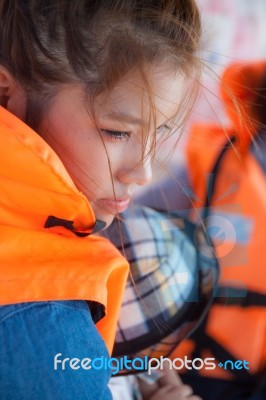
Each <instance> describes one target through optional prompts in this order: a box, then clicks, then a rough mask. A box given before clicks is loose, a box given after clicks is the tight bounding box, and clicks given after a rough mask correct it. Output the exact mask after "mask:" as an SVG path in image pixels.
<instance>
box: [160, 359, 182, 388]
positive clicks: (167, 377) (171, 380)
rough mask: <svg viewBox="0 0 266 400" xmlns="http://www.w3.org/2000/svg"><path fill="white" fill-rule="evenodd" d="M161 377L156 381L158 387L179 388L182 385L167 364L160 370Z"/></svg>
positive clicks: (173, 370) (174, 371) (175, 373)
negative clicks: (169, 386)
mask: <svg viewBox="0 0 266 400" xmlns="http://www.w3.org/2000/svg"><path fill="white" fill-rule="evenodd" d="M162 373H163V375H162V377H161V378H160V379H159V380H158V384H159V385H160V386H164V385H168V384H169V385H173V386H180V385H182V384H183V382H182V380H181V378H180V377H179V375H178V374H177V372H176V370H175V369H170V366H169V364H165V365H164V366H163V370H162Z"/></svg>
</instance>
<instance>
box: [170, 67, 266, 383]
mask: <svg viewBox="0 0 266 400" xmlns="http://www.w3.org/2000/svg"><path fill="white" fill-rule="evenodd" d="M247 70H248V73H249V74H248V78H249V79H248V80H246V81H243V77H245V71H247ZM265 70H266V62H258V63H255V64H251V65H249V66H248V68H247V67H246V66H245V65H243V64H242V65H241V64H236V65H232V66H231V67H230V68H229V69H228V70H227V71H226V73H225V75H224V77H223V83H224V84H226V85H227V88H228V86H230V85H231V84H232V85H231V88H232V92H231V94H232V93H233V94H234V95H235V96H236V98H237V100H238V101H239V106H240V110H241V111H242V117H245V120H243V121H242V123H240V121H239V115H238V114H237V112H236V111H235V109H233V108H232V102H231V101H232V99H231V97H230V96H229V97H227V96H228V90H227V89H226V90H225V88H223V90H224V94H223V96H224V99H225V100H226V101H227V103H226V106H227V108H228V110H230V112H229V115H230V116H231V117H232V126H231V127H230V128H227V129H223V128H222V127H220V126H216V125H208V124H197V125H195V126H194V127H193V129H192V132H191V135H190V138H189V142H188V147H187V159H188V168H189V174H190V178H191V181H192V186H193V192H194V198H193V201H194V204H195V207H196V208H197V210H198V211H199V212H200V211H201V210H202V209H204V207H206V206H208V207H210V212H211V214H212V217H210V221H211V218H213V217H214V216H215V215H216V216H217V215H218V217H219V218H222V219H220V221H222V231H221V232H220V234H222V235H224V238H222V240H224V242H223V243H222V244H221V242H219V240H217V241H215V240H214V245H215V247H216V252H217V255H218V258H219V262H220V265H221V277H220V282H219V285H220V294H219V293H218V296H224V297H217V298H216V301H215V302H214V304H213V306H212V307H211V310H210V312H209V314H208V318H207V319H206V321H205V323H204V324H203V325H202V327H201V328H200V329H199V330H198V331H196V332H195V334H194V335H193V338H192V339H190V340H187V341H186V342H184V343H183V344H181V345H180V347H179V348H178V349H177V351H176V353H175V355H174V356H175V357H176V356H178V357H182V356H184V355H187V354H190V355H193V354H194V356H198V357H199V356H201V357H202V358H203V357H211V356H213V357H215V358H216V359H217V361H221V362H222V361H224V360H227V359H232V361H233V360H246V361H248V362H249V363H250V364H249V368H250V371H249V372H250V373H251V374H256V373H260V372H261V371H263V369H264V368H265V367H266V270H265V266H266V240H265V238H266V235H265V227H266V179H265V175H264V173H263V170H262V168H261V167H260V165H259V163H258V162H257V161H256V159H255V157H254V156H253V154H252V153H251V152H250V151H249V146H250V142H251V140H252V137H254V135H255V134H256V132H257V129H258V125H257V121H255V119H253V118H252V116H251V115H250V109H249V104H250V103H249V102H250V101H251V100H252V96H251V94H253V96H254V90H255V89H256V88H257V87H259V78H260V76H261V75H262V71H264V72H265ZM246 76H247V75H246ZM247 85H249V90H250V92H248V93H245V90H246V91H248V87H247ZM246 101H247V103H246ZM229 138H231V139H229ZM231 141H232V142H233V143H232V145H231V144H230V142H231ZM213 179H214V180H215V181H214V182H215V183H214V185H210V181H211V180H213ZM207 181H208V182H209V184H207V185H206V182H207ZM207 188H208V189H207ZM206 199H207V202H206ZM202 214H203V215H204V210H203V213H201V215H202ZM217 221H218V220H217ZM205 222H206V221H205ZM223 222H224V223H223ZM206 225H208V223H206ZM226 230H227V231H226ZM230 230H231V232H230ZM228 233H229V235H228ZM238 236H239V237H240V239H239V237H238ZM242 372H243V373H246V372H247V371H239V370H236V371H234V374H235V375H241V373H242ZM200 373H201V374H202V375H205V376H211V377H220V378H229V379H230V378H232V376H233V372H232V371H229V370H226V371H225V370H223V369H219V368H216V369H215V370H206V369H202V370H201V371H200Z"/></svg>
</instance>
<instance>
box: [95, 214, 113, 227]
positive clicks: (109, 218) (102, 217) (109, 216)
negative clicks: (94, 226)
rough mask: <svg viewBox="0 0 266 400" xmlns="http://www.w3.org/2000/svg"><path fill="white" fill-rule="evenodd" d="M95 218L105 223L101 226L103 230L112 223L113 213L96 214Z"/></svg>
mask: <svg viewBox="0 0 266 400" xmlns="http://www.w3.org/2000/svg"><path fill="white" fill-rule="evenodd" d="M96 219H97V220H98V221H103V222H105V223H106V225H105V227H104V228H103V230H104V229H107V228H108V227H109V226H110V225H111V224H112V222H113V220H114V219H115V215H112V214H104V215H103V214H101V215H96Z"/></svg>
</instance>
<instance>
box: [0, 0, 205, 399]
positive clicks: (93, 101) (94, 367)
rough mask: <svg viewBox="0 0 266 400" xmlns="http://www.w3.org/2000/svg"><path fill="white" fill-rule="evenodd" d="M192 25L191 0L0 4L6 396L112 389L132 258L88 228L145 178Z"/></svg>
mask: <svg viewBox="0 0 266 400" xmlns="http://www.w3.org/2000/svg"><path fill="white" fill-rule="evenodd" d="M199 35H200V20H199V15H198V11H197V8H196V6H195V4H194V0H185V1H184V0H161V1H158V0H154V1H153V0H146V1H144V0H139V1H138V0H123V1H119V0H103V1H100V0H97V1H95V0H73V1H72V0H58V1H52V0H51V1H49V0H45V1H44V0H1V1H0V101H1V105H2V107H1V109H0V137H1V146H0V155H1V164H0V188H1V198H0V209H1V212H0V235H1V252H0V274H1V275H0V276H1V281H0V285H1V290H0V304H1V305H2V306H1V307H0V324H1V325H0V326H1V331H0V342H1V350H0V370H1V373H0V392H1V395H0V398H1V399H2V400H5V399H12V400H15V399H19V400H23V399H27V400H28V399H54V400H56V399H73V398H75V399H95V400H96V399H97V400H98V399H109V398H110V397H111V394H110V391H109V389H108V387H107V383H108V380H109V376H110V370H109V368H108V363H106V362H105V361H108V352H107V349H108V350H109V353H110V352H111V349H112V345H113V340H114V334H115V326H116V320H117V314H118V310H119V305H120V302H121V296H122V292H123V287H124V284H125V280H126V278H127V273H128V266H127V263H126V261H125V260H124V259H123V258H122V257H121V256H120V255H119V253H118V252H117V250H116V249H115V248H114V247H113V246H112V245H111V244H110V243H109V242H108V241H107V240H105V239H103V238H99V237H97V236H95V235H91V234H93V233H95V232H97V231H99V230H100V229H102V228H103V227H105V226H108V225H109V224H110V223H111V222H112V220H113V218H114V216H115V215H116V214H117V213H119V212H121V211H123V210H125V209H126V208H127V206H128V204H129V201H130V197H131V196H132V194H133V191H134V187H135V185H145V184H147V183H148V182H149V181H150V179H151V163H152V159H153V157H154V154H155V144H156V142H159V141H161V140H162V139H164V138H165V137H166V136H168V135H169V134H170V133H171V132H172V129H173V127H174V126H175V121H176V118H177V116H179V115H181V116H182V117H183V116H184V115H185V111H186V110H187V109H188V108H189V104H188V101H189V100H190V99H191V98H192V97H193V96H192V94H191V93H192V88H191V87H190V88H189V90H188V84H187V82H188V81H189V79H188V78H190V77H196V75H197V73H198V71H199V68H198V66H197V58H196V56H195V51H196V50H197V48H198V41H199ZM181 99H182V105H181V106H180V105H179V104H180V103H181ZM90 235H91V236H90ZM96 323H97V328H96V327H95V324H96ZM95 358H97V359H98V363H97V362H94V361H95ZM96 361H97V360H96ZM188 396H189V395H188ZM188 396H187V397H188ZM182 398H183V397H182Z"/></svg>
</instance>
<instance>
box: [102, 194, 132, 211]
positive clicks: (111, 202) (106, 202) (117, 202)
mask: <svg viewBox="0 0 266 400" xmlns="http://www.w3.org/2000/svg"><path fill="white" fill-rule="evenodd" d="M98 202H99V203H100V204H101V205H102V207H103V208H104V209H105V210H107V211H109V212H111V213H112V214H117V213H121V212H123V211H125V210H126V209H127V208H128V205H129V202H130V198H129V197H124V198H118V199H99V200H98Z"/></svg>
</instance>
